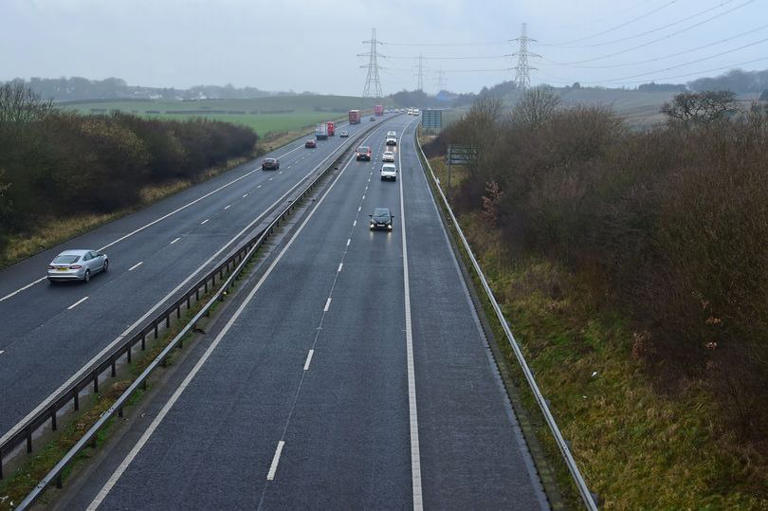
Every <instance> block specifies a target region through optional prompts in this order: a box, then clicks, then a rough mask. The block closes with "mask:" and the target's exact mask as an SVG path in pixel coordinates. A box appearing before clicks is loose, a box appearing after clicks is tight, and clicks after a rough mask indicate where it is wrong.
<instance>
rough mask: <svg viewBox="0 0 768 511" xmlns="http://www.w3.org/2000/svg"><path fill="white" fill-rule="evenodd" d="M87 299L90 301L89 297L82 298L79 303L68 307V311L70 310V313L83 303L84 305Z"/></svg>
mask: <svg viewBox="0 0 768 511" xmlns="http://www.w3.org/2000/svg"><path fill="white" fill-rule="evenodd" d="M87 299H88V297H87V296H84V297H82V298H80V299H79V300H78V301H76V302H75V303H73V304H72V305H70V306H69V307H67V310H68V311H71V310H72V309H74V308H75V307H77V306H78V305H80V304H81V303H83V302H84V301H86V300H87Z"/></svg>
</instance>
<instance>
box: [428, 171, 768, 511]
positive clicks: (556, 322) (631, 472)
mask: <svg viewBox="0 0 768 511" xmlns="http://www.w3.org/2000/svg"><path fill="white" fill-rule="evenodd" d="M430 162H431V164H432V166H433V169H434V170H435V172H436V174H438V177H439V178H440V181H441V183H442V184H443V186H446V184H447V169H446V167H445V165H444V164H443V160H442V158H440V157H437V158H432V159H431V160H430ZM465 178H466V176H465V175H464V173H463V171H462V169H460V168H459V169H457V168H454V169H453V176H452V181H453V182H454V185H455V184H456V183H457V182H458V183H460V182H461V181H462V180H463V179H465ZM459 220H460V222H461V224H462V229H463V230H464V232H465V234H466V235H467V237H468V238H469V240H470V243H471V244H472V247H473V251H474V252H475V254H476V255H477V256H478V258H479V260H480V263H481V265H482V266H483V271H484V272H485V273H486V276H487V277H488V279H489V282H490V284H491V286H492V288H493V290H494V294H495V295H496V297H497V299H498V300H499V302H500V304H501V305H502V308H503V310H504V313H505V316H506V318H507V320H508V321H509V324H510V326H511V328H512V330H513V331H514V332H515V335H516V337H517V339H518V341H519V342H520V343H521V345H522V347H523V350H524V352H525V354H526V358H527V360H528V362H529V364H530V366H531V368H532V369H533V370H534V371H535V374H536V378H537V381H538V383H539V385H540V387H541V389H542V392H543V393H544V395H545V396H546V397H547V398H548V399H549V400H550V404H551V408H552V410H553V413H554V415H555V417H556V420H557V421H558V424H559V425H560V427H561V429H562V432H563V435H564V436H565V438H566V439H568V441H569V442H570V444H571V447H572V450H573V453H574V456H575V458H576V460H577V463H578V464H579V466H580V468H581V470H582V471H583V473H584V475H585V477H586V479H587V483H588V485H589V486H590V489H591V490H592V491H593V492H595V493H597V494H598V495H599V497H600V499H601V507H602V508H604V509H711V510H715V509H745V510H753V509H768V492H766V488H768V477H767V476H766V474H768V471H766V467H767V466H768V464H767V463H766V460H765V459H764V457H762V456H761V455H760V453H758V452H756V451H755V450H753V449H752V448H751V447H749V446H745V445H743V444H742V443H740V442H739V441H738V440H739V439H738V438H736V437H735V435H733V434H731V435H729V434H727V433H726V434H724V433H723V431H722V430H721V429H720V428H719V427H718V425H717V422H716V421H714V420H713V417H715V416H716V414H717V405H716V403H715V400H714V399H713V397H712V396H711V395H710V394H709V393H708V391H707V386H706V385H705V384H704V383H703V382H702V381H699V380H697V379H687V380H686V381H685V383H684V384H682V385H680V384H678V385H677V386H676V388H675V390H674V392H661V391H659V388H658V386H656V385H654V384H653V383H652V382H651V381H649V379H648V377H647V374H646V373H645V372H644V366H643V362H642V360H640V359H639V358H638V357H637V356H636V354H635V353H634V352H633V347H634V346H636V345H637V340H638V339H637V337H638V336H639V335H642V334H640V333H637V332H634V331H633V330H632V329H631V327H630V323H629V321H628V320H627V319H626V318H625V317H623V316H622V315H621V313H620V312H618V310H617V309H616V308H615V307H613V306H612V304H611V303H610V302H608V301H606V300H605V298H604V296H600V295H596V293H595V291H594V286H592V285H591V283H589V282H588V281H587V280H586V278H587V277H586V276H585V275H576V274H574V273H572V272H570V271H568V270H567V269H565V268H564V267H562V266H561V265H559V264H558V263H556V262H553V261H551V260H548V259H546V258H543V257H527V256H521V255H519V254H513V253H510V252H509V250H508V245H507V244H506V243H505V242H504V241H503V239H502V236H501V234H500V233H499V232H497V231H495V230H489V228H488V226H487V222H485V221H484V219H483V218H482V215H481V214H480V213H469V214H465V215H463V216H461V217H460V218H459ZM498 339H500V342H499V344H500V347H501V348H502V351H503V352H504V353H505V354H506V357H507V360H506V362H507V364H508V367H509V369H510V373H511V374H513V375H514V374H515V373H516V364H517V363H516V360H515V359H514V356H513V355H512V353H511V351H510V350H509V349H508V347H507V345H506V340H504V339H503V337H500V336H499V337H498ZM518 383H519V384H520V386H524V382H522V381H520V382H518ZM523 401H524V404H525V407H526V408H527V409H528V410H529V412H530V414H531V415H536V414H537V409H536V405H535V403H533V401H532V400H531V399H526V398H525V396H524V399H523ZM536 435H537V437H538V439H539V441H540V443H541V444H542V445H543V447H544V449H545V451H546V452H547V453H548V456H549V457H550V458H551V459H552V460H557V459H558V458H559V456H560V455H559V452H558V450H557V447H556V446H555V444H554V442H553V441H552V439H551V436H550V434H549V431H548V429H547V428H546V426H543V425H541V424H539V426H538V427H537V431H536ZM563 475H564V474H562V473H561V474H560V476H561V479H562V477H563ZM562 486H563V489H565V490H566V492H565V493H566V497H568V496H567V488H566V486H567V485H562ZM568 500H570V502H571V503H572V504H573V503H575V502H577V501H576V499H575V496H574V495H570V498H566V501H568Z"/></svg>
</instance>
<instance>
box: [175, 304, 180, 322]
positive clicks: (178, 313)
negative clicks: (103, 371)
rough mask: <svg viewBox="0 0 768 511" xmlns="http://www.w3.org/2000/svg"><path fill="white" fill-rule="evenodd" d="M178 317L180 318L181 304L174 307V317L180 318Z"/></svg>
mask: <svg viewBox="0 0 768 511" xmlns="http://www.w3.org/2000/svg"><path fill="white" fill-rule="evenodd" d="M180 318H181V304H179V305H178V307H176V319H180Z"/></svg>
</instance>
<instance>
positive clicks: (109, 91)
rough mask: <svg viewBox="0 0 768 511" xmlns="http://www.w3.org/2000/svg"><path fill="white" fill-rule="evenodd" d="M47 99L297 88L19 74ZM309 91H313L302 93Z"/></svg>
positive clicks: (225, 94)
mask: <svg viewBox="0 0 768 511" xmlns="http://www.w3.org/2000/svg"><path fill="white" fill-rule="evenodd" d="M11 82H13V83H22V84H24V85H25V86H27V87H29V88H30V89H32V90H33V91H35V92H36V93H37V94H39V95H40V96H42V97H43V98H45V99H52V100H53V101H56V102H61V101H94V100H109V101H113V100H132V99H137V100H166V101H182V100H198V99H253V98H263V97H269V96H284V95H289V96H294V95H297V94H296V93H295V92H268V91H263V90H261V89H257V88H255V87H242V88H237V87H234V86H232V85H224V86H220V85H198V86H196V87H191V88H189V89H175V88H172V87H171V88H161V87H142V86H139V85H128V84H127V83H126V82H125V80H122V79H120V78H106V79H104V80H89V79H87V78H82V77H79V76H73V77H71V78H30V79H29V80H24V79H22V78H16V79H14V80H11ZM302 94H310V93H306V92H305V93H302Z"/></svg>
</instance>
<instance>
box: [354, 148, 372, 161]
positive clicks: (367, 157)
mask: <svg viewBox="0 0 768 511" xmlns="http://www.w3.org/2000/svg"><path fill="white" fill-rule="evenodd" d="M357 161H371V148H370V147H368V146H365V145H361V146H360V147H358V148H357Z"/></svg>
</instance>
